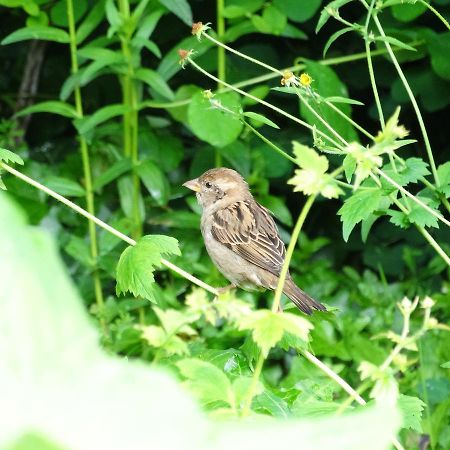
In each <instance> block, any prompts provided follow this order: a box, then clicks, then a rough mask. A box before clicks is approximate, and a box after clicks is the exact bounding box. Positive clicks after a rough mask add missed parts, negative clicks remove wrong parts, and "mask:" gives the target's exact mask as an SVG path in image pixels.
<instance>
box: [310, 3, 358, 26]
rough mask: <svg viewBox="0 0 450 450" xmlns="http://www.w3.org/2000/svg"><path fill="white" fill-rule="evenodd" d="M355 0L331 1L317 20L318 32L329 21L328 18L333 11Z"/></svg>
mask: <svg viewBox="0 0 450 450" xmlns="http://www.w3.org/2000/svg"><path fill="white" fill-rule="evenodd" d="M352 1H353V0H334V1H332V2H330V3H328V5H327V6H325V8H323V10H322V12H321V13H320V17H319V20H318V22H317V26H316V33H318V32H319V31H320V30H321V29H322V27H323V26H324V25H325V24H326V23H327V22H328V19H329V18H330V17H331V15H330V12H331V11H336V12H337V11H339V8H340V7H341V6H344V5H345V4H347V3H350V2H352Z"/></svg>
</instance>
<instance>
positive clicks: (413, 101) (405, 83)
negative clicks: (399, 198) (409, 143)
mask: <svg viewBox="0 0 450 450" xmlns="http://www.w3.org/2000/svg"><path fill="white" fill-rule="evenodd" d="M362 1H363V3H364V4H365V5H366V6H367V3H366V2H365V0H362ZM372 17H373V20H374V22H375V24H376V26H377V28H378V31H379V32H380V34H381V36H383V37H384V38H385V37H386V34H385V33H384V30H383V27H382V25H381V22H380V20H379V19H378V16H377V15H376V14H373V15H372ZM383 43H384V45H385V47H386V49H387V51H388V53H389V57H390V58H391V60H392V62H393V64H394V66H395V68H396V70H397V73H398V75H399V77H400V79H401V80H402V83H403V86H404V87H405V89H406V92H407V93H408V97H409V99H410V101H411V104H412V105H413V108H414V111H415V113H416V116H417V120H418V122H419V126H420V130H421V132H422V136H423V140H424V143H425V148H426V151H427V154H428V160H429V161H430V167H431V171H432V173H433V178H434V182H435V184H436V186H439V176H438V173H437V169H436V164H435V162H434V156H433V151H432V150H431V145H430V140H429V139H428V133H427V130H426V128H425V123H424V121H423V117H422V114H421V112H420V109H419V105H418V104H417V101H416V98H415V97H414V94H413V92H412V90H411V87H410V86H409V83H408V80H407V79H406V77H405V74H404V73H403V70H402V68H401V67H400V64H399V62H398V60H397V58H396V56H395V54H394V52H393V51H392V47H391V45H390V43H389V42H387V41H383Z"/></svg>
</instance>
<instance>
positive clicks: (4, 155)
mask: <svg viewBox="0 0 450 450" xmlns="http://www.w3.org/2000/svg"><path fill="white" fill-rule="evenodd" d="M0 161H3V162H5V163H8V162H11V163H15V164H20V165H21V166H23V159H22V158H21V157H20V156H19V155H17V154H16V153H13V152H12V151H10V150H7V149H6V148H2V147H0Z"/></svg>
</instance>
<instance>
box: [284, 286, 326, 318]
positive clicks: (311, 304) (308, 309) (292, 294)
mask: <svg viewBox="0 0 450 450" xmlns="http://www.w3.org/2000/svg"><path fill="white" fill-rule="evenodd" d="M283 292H284V293H285V294H286V295H287V296H288V297H289V298H290V299H291V300H292V301H293V302H294V304H295V305H296V306H297V308H298V309H300V311H303V312H304V313H305V314H312V312H313V310H314V309H316V310H318V311H326V310H327V309H326V308H325V306H323V305H322V304H321V303H319V302H316V301H315V300H314V299H313V298H311V297H310V296H309V295H308V294H307V293H306V292H303V291H302V290H301V289H300V288H299V287H298V286H297V285H296V284H295V283H294V282H293V281H292V280H291V279H287V280H286V282H285V283H284V289H283Z"/></svg>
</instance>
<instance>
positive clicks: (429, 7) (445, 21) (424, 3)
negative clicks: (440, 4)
mask: <svg viewBox="0 0 450 450" xmlns="http://www.w3.org/2000/svg"><path fill="white" fill-rule="evenodd" d="M419 3H422V5H423V6H426V7H427V8H428V9H429V10H430V11H431V12H432V13H433V14H435V16H436V17H437V18H438V19H439V20H440V21H441V22H442V23H443V24H444V25H445V26H446V27H447V29H448V30H450V24H449V23H448V22H447V20H446V19H445V17H444V16H443V15H442V14H441V13H440V12H439V11H438V10H437V9H436V8H434V7H433V6H431V5H430V4H429V3H427V2H426V1H424V0H419Z"/></svg>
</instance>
